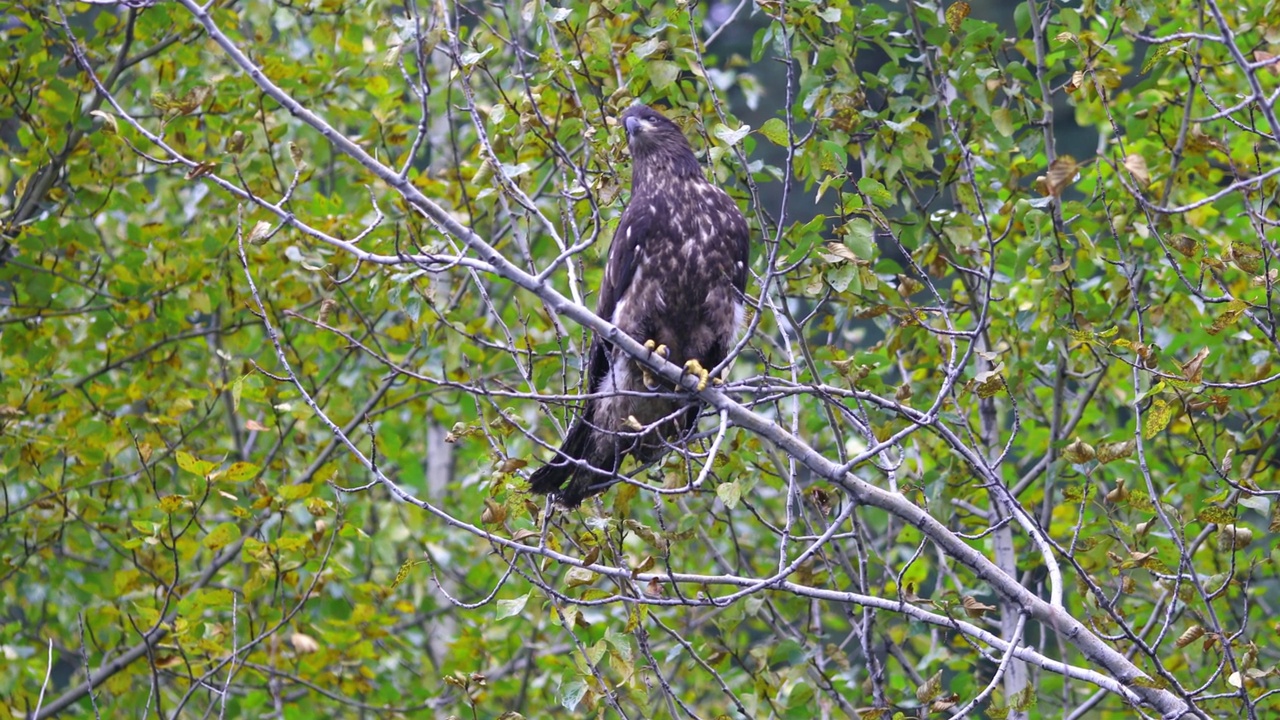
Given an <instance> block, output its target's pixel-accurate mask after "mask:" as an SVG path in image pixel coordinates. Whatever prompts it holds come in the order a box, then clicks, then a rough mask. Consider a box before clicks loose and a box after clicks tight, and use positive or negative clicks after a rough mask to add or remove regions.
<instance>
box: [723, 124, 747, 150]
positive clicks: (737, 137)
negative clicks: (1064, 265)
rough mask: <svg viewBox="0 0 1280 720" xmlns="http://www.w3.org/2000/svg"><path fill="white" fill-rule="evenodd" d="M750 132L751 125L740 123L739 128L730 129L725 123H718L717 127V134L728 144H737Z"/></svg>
mask: <svg viewBox="0 0 1280 720" xmlns="http://www.w3.org/2000/svg"><path fill="white" fill-rule="evenodd" d="M750 132H751V126H750V125H740V126H739V127H738V129H737V130H730V129H729V128H728V127H726V126H724V125H716V128H715V136H716V137H717V138H719V139H720V140H721V141H722V142H723V143H724V144H726V145H737V144H738V143H740V142H742V139H743V138H745V137H746V136H747V135H748V134H749V133H750Z"/></svg>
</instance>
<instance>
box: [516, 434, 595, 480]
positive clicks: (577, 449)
mask: <svg viewBox="0 0 1280 720" xmlns="http://www.w3.org/2000/svg"><path fill="white" fill-rule="evenodd" d="M590 442H591V426H590V425H588V424H587V423H586V422H583V421H582V420H581V419H579V420H578V421H577V422H575V423H574V424H573V425H572V426H571V427H570V428H569V434H568V435H567V436H566V437H565V439H564V443H563V444H561V446H560V449H559V450H558V451H556V456H555V458H554V459H553V460H552V461H551V462H549V463H547V464H546V465H543V466H542V467H540V468H538V469H537V470H534V471H533V474H532V475H530V476H529V489H530V490H532V491H533V492H535V493H538V494H539V495H546V494H548V493H553V492H555V491H557V490H559V489H560V488H561V486H563V485H564V484H565V481H566V480H568V479H569V478H570V476H572V475H573V473H574V471H575V470H577V469H578V465H577V463H575V462H574V461H575V460H582V459H583V457H584V456H585V455H586V454H587V445H588V443H590Z"/></svg>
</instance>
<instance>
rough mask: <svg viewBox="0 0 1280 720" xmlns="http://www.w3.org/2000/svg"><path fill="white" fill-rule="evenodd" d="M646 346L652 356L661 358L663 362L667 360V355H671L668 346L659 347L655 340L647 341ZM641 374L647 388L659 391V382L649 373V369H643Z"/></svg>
mask: <svg viewBox="0 0 1280 720" xmlns="http://www.w3.org/2000/svg"><path fill="white" fill-rule="evenodd" d="M644 346H645V348H646V349H648V351H649V354H650V355H657V356H659V357H661V358H662V359H663V360H666V359H667V355H669V354H670V351H669V350H667V346H666V345H659V344H658V343H656V342H654V341H653V340H645V341H644ZM640 374H641V376H642V378H641V379H642V380H643V381H644V386H645V387H646V388H648V389H649V390H657V389H658V380H657V378H655V377H654V376H653V373H651V372H649V368H647V367H641V368H640Z"/></svg>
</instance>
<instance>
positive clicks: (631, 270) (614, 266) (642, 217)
mask: <svg viewBox="0 0 1280 720" xmlns="http://www.w3.org/2000/svg"><path fill="white" fill-rule="evenodd" d="M652 223H653V214H652V212H650V209H649V208H645V207H641V206H638V205H636V204H634V203H633V204H630V205H628V206H627V209H626V210H625V211H623V213H622V218H621V219H619V220H618V229H617V230H615V231H614V233H613V242H612V243H611V244H610V246H609V260H608V262H607V263H606V264H605V267H604V278H603V279H602V280H601V281H600V296H599V298H598V299H597V301H596V315H599V316H600V317H602V318H604V319H605V320H608V321H609V322H615V323H616V319H615V318H614V313H615V312H616V311H617V309H618V303H619V302H620V301H622V300H623V298H625V297H626V295H627V291H628V290H629V289H630V287H631V281H632V280H633V279H634V278H635V276H636V268H637V267H638V266H639V264H640V262H642V258H641V255H642V248H641V245H642V241H643V238H644V237H645V235H646V234H647V233H649V232H650V231H651V225H652ZM607 345H608V343H606V342H605V341H603V340H602V339H601V338H598V337H597V338H596V339H595V341H594V342H592V344H591V366H590V368H589V370H588V372H587V378H588V388H589V389H590V392H596V391H597V390H599V388H600V383H601V382H602V381H603V380H604V377H605V375H606V374H608V372H609V350H608V347H607Z"/></svg>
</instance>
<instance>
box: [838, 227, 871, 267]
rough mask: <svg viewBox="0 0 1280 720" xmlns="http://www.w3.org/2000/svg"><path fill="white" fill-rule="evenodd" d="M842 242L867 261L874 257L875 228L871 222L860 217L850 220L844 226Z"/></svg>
mask: <svg viewBox="0 0 1280 720" xmlns="http://www.w3.org/2000/svg"><path fill="white" fill-rule="evenodd" d="M844 231H845V235H844V242H845V244H846V245H848V246H849V249H850V250H852V251H853V252H854V254H855V255H857V256H858V257H860V258H862V259H863V260H867V261H874V260H875V257H876V241H875V230H874V229H873V228H872V227H871V223H870V222H868V221H866V220H863V219H861V218H856V219H854V220H850V221H849V222H848V223H847V224H846V225H845V226H844Z"/></svg>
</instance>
